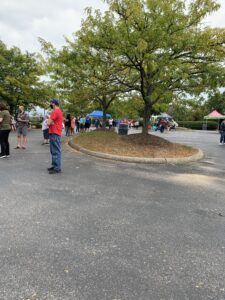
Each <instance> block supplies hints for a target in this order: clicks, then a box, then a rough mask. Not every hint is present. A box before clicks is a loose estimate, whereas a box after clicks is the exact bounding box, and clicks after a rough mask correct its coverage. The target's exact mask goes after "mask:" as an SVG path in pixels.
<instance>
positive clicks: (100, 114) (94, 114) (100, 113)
mask: <svg viewBox="0 0 225 300" xmlns="http://www.w3.org/2000/svg"><path fill="white" fill-rule="evenodd" d="M88 116H89V117H91V118H103V111H100V110H95V111H93V112H92V113H90V114H88ZM106 118H108V119H110V118H112V116H111V115H110V114H106Z"/></svg>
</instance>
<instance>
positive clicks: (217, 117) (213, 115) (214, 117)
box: [204, 110, 225, 120]
mask: <svg viewBox="0 0 225 300" xmlns="http://www.w3.org/2000/svg"><path fill="white" fill-rule="evenodd" d="M204 119H205V120H220V119H225V115H222V114H220V113H219V112H218V111H217V110H214V111H212V112H211V113H209V114H208V115H207V116H205V117H204Z"/></svg>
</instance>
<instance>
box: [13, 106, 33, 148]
mask: <svg viewBox="0 0 225 300" xmlns="http://www.w3.org/2000/svg"><path fill="white" fill-rule="evenodd" d="M29 122H30V119H29V115H28V113H26V112H25V111H24V106H22V105H21V106H19V114H18V116H17V146H16V148H15V149H20V148H21V146H22V149H26V147H27V133H28V126H29ZM21 136H23V144H22V145H21Z"/></svg>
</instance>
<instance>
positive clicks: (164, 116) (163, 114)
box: [159, 112, 172, 118]
mask: <svg viewBox="0 0 225 300" xmlns="http://www.w3.org/2000/svg"><path fill="white" fill-rule="evenodd" d="M159 116H161V117H162V118H172V117H171V116H170V115H168V114H167V113H165V112H164V113H160V115H159Z"/></svg>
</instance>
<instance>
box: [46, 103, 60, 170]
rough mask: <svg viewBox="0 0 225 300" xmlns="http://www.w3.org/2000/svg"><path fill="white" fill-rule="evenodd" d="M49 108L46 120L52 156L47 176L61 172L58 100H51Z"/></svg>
mask: <svg viewBox="0 0 225 300" xmlns="http://www.w3.org/2000/svg"><path fill="white" fill-rule="evenodd" d="M50 107H51V108H52V113H51V115H50V118H49V119H48V120H47V124H48V126H49V139H50V152H51V155H52V167H50V168H48V171H49V174H57V173H60V172H61V136H62V124H63V114H62V111H61V110H60V108H59V100H58V99H52V100H51V104H50Z"/></svg>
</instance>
